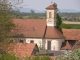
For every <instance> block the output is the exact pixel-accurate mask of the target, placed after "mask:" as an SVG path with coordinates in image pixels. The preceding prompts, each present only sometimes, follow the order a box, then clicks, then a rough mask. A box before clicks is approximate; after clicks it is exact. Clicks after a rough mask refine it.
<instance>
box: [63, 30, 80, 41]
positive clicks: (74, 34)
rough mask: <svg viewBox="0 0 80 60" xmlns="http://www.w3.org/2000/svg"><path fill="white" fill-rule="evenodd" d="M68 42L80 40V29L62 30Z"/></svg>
mask: <svg viewBox="0 0 80 60" xmlns="http://www.w3.org/2000/svg"><path fill="white" fill-rule="evenodd" d="M62 32H63V35H64V36H65V38H66V40H80V29H62Z"/></svg>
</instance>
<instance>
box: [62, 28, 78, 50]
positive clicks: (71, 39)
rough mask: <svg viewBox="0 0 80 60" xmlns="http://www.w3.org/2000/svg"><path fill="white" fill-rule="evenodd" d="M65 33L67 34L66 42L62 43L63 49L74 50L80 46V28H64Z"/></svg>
mask: <svg viewBox="0 0 80 60" xmlns="http://www.w3.org/2000/svg"><path fill="white" fill-rule="evenodd" d="M62 32H63V35H64V36H65V42H64V43H63V44H62V47H61V50H65V49H68V50H74V49H76V48H79V47H78V46H79V45H78V46H77V43H78V44H79V43H80V42H79V40H80V29H64V28H63V29H62Z"/></svg>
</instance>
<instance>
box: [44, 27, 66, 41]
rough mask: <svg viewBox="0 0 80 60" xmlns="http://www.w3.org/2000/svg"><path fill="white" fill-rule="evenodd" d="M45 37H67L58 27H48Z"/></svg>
mask: <svg viewBox="0 0 80 60" xmlns="http://www.w3.org/2000/svg"><path fill="white" fill-rule="evenodd" d="M45 38H52V39H61V38H65V37H64V36H63V34H62V33H61V32H60V31H59V30H58V29H57V28H56V27H47V29H46V34H45Z"/></svg>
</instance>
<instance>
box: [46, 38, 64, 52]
mask: <svg viewBox="0 0 80 60" xmlns="http://www.w3.org/2000/svg"><path fill="white" fill-rule="evenodd" d="M49 40H50V41H51V50H55V51H58V50H60V48H61V45H62V42H64V39H52V40H51V39H46V44H45V49H46V50H47V42H48V41H49Z"/></svg>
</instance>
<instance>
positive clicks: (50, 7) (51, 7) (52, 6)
mask: <svg viewBox="0 0 80 60" xmlns="http://www.w3.org/2000/svg"><path fill="white" fill-rule="evenodd" d="M46 9H57V6H55V5H54V4H51V5H49V6H48V7H47V8H46Z"/></svg>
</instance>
